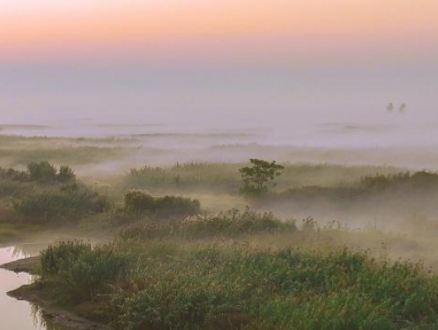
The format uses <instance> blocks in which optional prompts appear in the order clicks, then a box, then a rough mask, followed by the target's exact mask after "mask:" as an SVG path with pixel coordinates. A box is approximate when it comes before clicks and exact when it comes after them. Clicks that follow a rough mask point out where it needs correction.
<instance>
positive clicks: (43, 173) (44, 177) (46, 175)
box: [27, 161, 57, 182]
mask: <svg viewBox="0 0 438 330" xmlns="http://www.w3.org/2000/svg"><path fill="white" fill-rule="evenodd" d="M27 170H28V172H29V177H30V180H32V181H39V182H50V181H55V180H56V172H57V171H56V168H55V167H54V166H53V165H52V164H50V163H49V162H47V161H42V162H39V163H36V162H33V163H30V164H28V165H27Z"/></svg>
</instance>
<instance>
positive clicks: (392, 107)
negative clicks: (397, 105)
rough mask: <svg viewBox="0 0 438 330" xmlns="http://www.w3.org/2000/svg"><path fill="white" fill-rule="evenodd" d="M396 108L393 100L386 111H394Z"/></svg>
mask: <svg viewBox="0 0 438 330" xmlns="http://www.w3.org/2000/svg"><path fill="white" fill-rule="evenodd" d="M393 110H394V104H393V103H392V102H391V103H389V104H388V105H387V106H386V111H388V112H392V111H393Z"/></svg>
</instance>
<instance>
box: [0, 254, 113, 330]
mask: <svg viewBox="0 0 438 330" xmlns="http://www.w3.org/2000/svg"><path fill="white" fill-rule="evenodd" d="M38 265H39V257H31V258H26V259H21V260H17V261H13V262H10V263H7V264H4V265H1V266H0V268H4V269H7V270H10V271H13V272H16V273H19V272H26V273H29V274H36V270H37V268H38ZM7 295H8V296H10V297H13V298H15V299H17V300H25V301H28V302H30V303H32V304H35V305H36V306H38V308H39V309H40V310H41V312H42V315H43V318H44V320H45V321H46V322H47V324H48V325H52V324H54V325H55V324H56V325H57V328H58V327H59V326H61V327H62V329H63V330H64V329H65V330H109V327H108V326H106V325H103V324H100V323H97V322H93V321H90V320H87V319H85V318H83V317H80V316H78V315H75V314H74V313H72V312H71V311H69V310H66V309H63V308H60V307H58V306H56V305H55V304H54V302H53V301H52V300H51V299H50V298H48V297H46V296H45V295H44V291H43V290H42V287H41V285H39V284H37V283H34V284H29V285H23V286H21V287H20V288H18V289H15V290H12V291H9V292H7Z"/></svg>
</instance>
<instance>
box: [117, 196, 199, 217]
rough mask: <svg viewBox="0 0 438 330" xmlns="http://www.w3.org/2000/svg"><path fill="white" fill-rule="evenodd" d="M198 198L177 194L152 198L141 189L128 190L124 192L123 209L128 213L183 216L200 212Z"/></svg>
mask: <svg viewBox="0 0 438 330" xmlns="http://www.w3.org/2000/svg"><path fill="white" fill-rule="evenodd" d="M200 208H201V207H200V203H199V201H198V200H195V199H190V198H184V197H179V196H164V197H158V198H154V197H152V196H151V195H149V194H146V193H144V192H141V191H130V192H128V193H126V194H125V210H126V211H127V212H128V213H133V214H136V215H137V216H139V215H142V214H150V215H156V216H158V217H179V218H184V217H187V216H189V215H194V214H198V213H199V212H200Z"/></svg>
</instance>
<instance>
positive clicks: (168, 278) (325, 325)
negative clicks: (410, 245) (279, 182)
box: [37, 211, 438, 330]
mask: <svg viewBox="0 0 438 330" xmlns="http://www.w3.org/2000/svg"><path fill="white" fill-rule="evenodd" d="M234 213H235V212H234ZM216 217H217V219H216V220H214V221H215V222H217V223H220V222H221V220H219V218H220V217H222V215H217V216H216ZM245 217H246V218H247V219H246V220H243V219H242V218H245ZM250 217H253V221H254V222H256V223H259V224H258V225H256V226H255V227H258V226H260V230H259V231H257V232H258V233H263V237H264V238H267V237H272V238H273V239H284V238H286V237H287V238H289V243H288V245H289V246H288V247H282V248H279V249H272V247H270V246H267V245H264V244H258V245H257V246H256V247H254V246H251V245H249V244H248V241H247V240H248V238H251V237H253V235H257V234H256V232H254V231H253V230H252V229H248V230H247V231H245V230H242V231H241V233H245V234H244V236H241V238H240V239H238V240H236V239H237V236H236V235H235V231H234V230H222V231H221V227H219V229H218V227H217V226H212V227H210V228H208V232H210V233H215V232H217V231H219V232H221V238H217V239H215V240H214V241H211V238H210V239H209V240H207V241H205V240H203V239H201V240H199V238H200V237H202V236H196V237H197V238H194V236H191V237H187V236H186V235H185V233H183V232H180V233H179V234H175V232H174V231H172V230H167V231H163V232H162V235H161V236H160V237H154V238H151V237H148V236H147V235H148V233H147V232H144V234H145V236H143V235H142V234H141V233H140V234H139V232H138V231H132V232H131V234H132V235H131V236H130V235H128V234H127V233H126V232H124V233H123V234H122V236H120V237H119V238H118V239H116V241H115V242H114V243H112V244H107V245H103V246H97V247H95V248H92V247H91V246H90V245H89V244H84V243H78V242H67V243H59V244H58V245H55V246H51V247H49V249H48V250H45V251H43V252H42V254H41V258H42V267H41V268H42V270H41V278H40V280H39V282H38V283H37V285H41V286H42V287H43V288H44V289H43V290H46V291H47V292H48V293H49V294H51V295H53V296H54V297H56V298H57V299H59V297H62V303H63V304H67V305H68V306H71V308H73V309H74V310H76V311H80V312H81V313H83V315H86V316H87V317H91V318H94V319H97V320H100V321H102V322H105V323H110V324H112V326H113V328H115V329H119V330H124V329H129V330H142V329H158V330H161V329H166V330H167V329H230V330H231V329H284V330H289V329H291V330H296V329H298V330H300V329H302V330H313V329H315V330H319V329H345V330H347V329H348V330H351V329H414V328H415V329H417V328H418V329H419V328H421V329H428V328H433V327H434V326H436V324H437V322H438V294H437V292H438V276H436V275H433V274H430V273H429V272H428V271H426V270H424V268H422V266H421V265H418V264H412V263H409V262H401V261H397V262H392V261H389V260H386V259H376V258H373V257H372V256H371V255H370V254H369V253H366V252H350V251H348V250H346V249H344V248H339V249H337V248H331V249H330V250H326V251H321V250H313V249H310V250H308V249H305V250H303V249H302V248H301V249H297V247H298V246H295V247H294V243H291V242H293V240H294V239H296V240H300V237H302V236H303V235H305V236H306V237H308V238H311V237H312V236H317V235H321V234H325V233H330V232H332V231H333V230H334V229H331V228H327V229H320V230H316V229H306V231H304V229H303V230H298V229H296V228H295V229H294V230H291V231H289V232H288V233H285V232H284V231H283V230H279V231H274V232H271V231H270V230H271V228H272V224H273V223H275V222H276V221H277V222H278V220H275V219H273V218H271V219H270V221H265V220H264V221H262V222H260V221H261V219H263V218H264V217H265V216H263V215H259V214H256V213H250V212H249V211H248V213H247V214H246V215H243V216H242V215H240V216H239V215H237V216H235V220H232V219H231V218H230V215H228V218H227V215H224V218H225V219H223V220H222V222H223V223H229V222H230V221H231V222H233V221H235V222H236V223H235V224H233V226H235V228H242V227H241V224H240V222H241V221H248V222H250V221H251V219H250ZM208 221H212V220H207V222H208ZM201 222H202V221H201ZM262 223H263V224H262ZM245 227H246V228H251V226H245ZM291 228H292V227H291ZM168 229H170V227H169V228H168ZM265 229H268V230H265ZM335 231H340V229H337V230H336V229H335ZM341 231H342V230H341ZM200 232H202V231H200ZM145 238H146V240H145ZM255 238H257V236H255ZM259 238H260V237H259ZM224 239H233V241H232V244H229V243H227V242H226V241H224ZM257 240H258V241H262V242H263V239H262V240H259V239H257ZM110 270H111V271H110ZM96 280H98V281H96ZM95 281H96V282H95ZM90 304H91V305H90Z"/></svg>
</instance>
